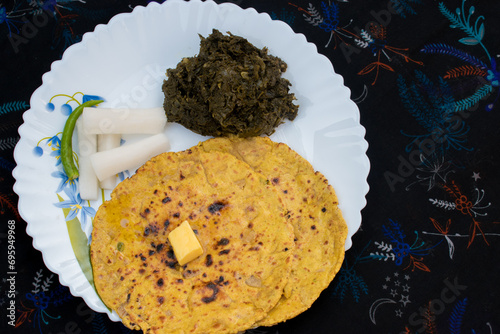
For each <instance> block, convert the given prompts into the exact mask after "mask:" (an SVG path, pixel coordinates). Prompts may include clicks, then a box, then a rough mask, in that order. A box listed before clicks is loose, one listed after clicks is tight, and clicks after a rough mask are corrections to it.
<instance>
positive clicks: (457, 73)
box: [0, 0, 500, 334]
mask: <svg viewBox="0 0 500 334" xmlns="http://www.w3.org/2000/svg"><path fill="white" fill-rule="evenodd" d="M149 2H151V1H139V0H132V1H130V0H129V1H118V0H102V1H95V0H86V1H82V0H48V1H34V0H24V1H20V0H19V1H9V2H5V1H4V2H3V3H1V4H0V43H1V49H0V50H1V51H0V52H1V61H0V69H1V70H0V80H1V88H2V89H1V90H0V223H1V224H0V226H1V230H0V246H1V247H0V248H1V257H0V263H1V268H2V269H1V270H2V271H1V275H2V276H1V280H0V291H1V294H0V308H1V310H2V311H1V312H0V314H2V318H1V319H0V332H1V333H40V334H50V333H52V334H56V333H57V334H59V333H93V334H104V333H129V332H131V331H130V330H128V329H126V328H125V327H124V326H123V325H121V324H120V323H116V322H112V321H110V320H109V318H108V316H107V315H105V314H100V313H96V312H94V311H92V310H91V309H89V307H88V306H87V305H86V304H85V303H84V301H83V300H82V299H80V298H77V297H74V296H72V295H71V293H70V291H69V289H68V288H67V287H64V286H62V285H61V284H60V283H59V280H58V277H57V275H55V274H53V273H52V272H51V271H50V270H48V269H47V268H46V267H45V265H44V262H43V259H42V254H41V253H40V252H39V251H37V250H35V249H34V248H33V246H32V239H31V238H30V237H29V236H27V234H26V233H25V229H26V223H25V222H24V221H23V220H22V219H21V217H20V216H19V214H18V211H17V201H18V198H17V196H16V194H15V193H14V192H13V184H14V179H13V177H12V174H11V172H12V170H13V169H14V167H15V165H16V164H15V161H14V158H13V151H14V147H15V145H16V143H17V141H18V140H19V134H18V132H17V129H18V127H19V126H20V125H21V124H22V122H23V119H22V116H23V112H24V111H26V110H27V109H29V107H30V96H31V94H32V93H33V91H34V90H35V89H36V88H37V87H39V86H40V85H41V83H42V81H41V78H42V75H43V74H44V73H45V72H47V71H49V70H50V66H51V63H52V62H53V61H55V60H58V59H60V58H61V56H62V54H63V52H64V50H65V49H66V48H67V47H68V46H70V45H72V44H74V43H78V42H79V41H80V40H81V38H82V35H83V34H84V33H85V32H88V31H92V30H94V28H95V26H96V25H97V24H101V23H107V22H108V21H109V20H110V18H111V17H113V16H114V15H115V14H118V13H123V12H130V11H131V10H132V9H133V8H134V7H135V6H137V5H147V4H148V3H149ZM218 2H227V1H218ZM230 2H233V3H236V4H237V5H239V6H241V7H243V8H248V7H253V8H255V9H256V10H257V11H258V12H267V13H269V15H270V16H271V17H272V18H273V19H276V20H282V21H284V22H286V23H287V24H288V25H290V26H291V28H292V29H293V30H294V31H295V32H297V33H302V34H304V35H305V36H306V38H307V39H308V41H310V42H313V43H315V44H316V45H317V49H318V52H320V53H321V54H323V55H325V56H327V57H328V58H329V59H330V60H331V62H332V63H333V65H334V68H335V71H336V72H337V73H339V74H341V75H342V76H343V78H344V82H345V85H346V86H347V87H349V88H350V90H351V92H352V95H351V98H352V99H353V101H354V102H356V104H357V105H358V107H359V109H360V113H361V124H362V125H363V126H364V127H365V128H366V139H367V141H368V143H369V145H370V146H369V149H368V152H367V154H368V157H369V158H370V162H371V170H370V175H369V178H368V182H369V185H370V191H369V193H368V195H367V205H366V207H365V209H364V210H363V211H362V224H361V228H360V230H359V231H358V232H357V233H356V234H355V235H354V237H353V246H352V247H351V249H349V250H348V251H347V253H346V257H345V261H344V263H343V266H342V269H341V271H340V272H339V273H338V275H337V277H336V278H335V280H334V281H333V282H332V284H331V285H330V286H329V287H328V288H327V289H326V290H325V291H324V292H323V293H322V295H321V296H320V298H319V299H318V300H317V301H316V302H315V303H314V305H313V306H312V308H311V309H310V310H308V311H306V312H305V313H303V314H301V315H300V316H298V317H296V318H294V319H292V320H289V321H287V322H286V323H284V324H280V325H278V326H275V327H272V328H257V329H253V330H251V331H248V332H249V333H301V334H302V333H315V334H319V333H393V334H394V333H434V334H445V333H446V334H458V333H475V334H493V333H500V293H499V292H500V285H499V284H498V281H499V278H500V262H499V259H500V210H499V209H500V192H499V189H500V182H499V181H500V176H499V175H500V170H499V168H500V155H499V144H500V127H499V125H500V98H499V94H500V66H499V65H498V64H499V63H500V1H497V0H481V1H479V0H477V1H474V0H443V1H434V0H384V1H381V0H331V1H316V0H308V1H302V0H292V1H282V0H273V1H269V0H239V1H230ZM48 223H49V222H48ZM11 230H13V231H15V243H14V242H13V240H14V238H13V232H11ZM10 245H15V264H16V270H17V272H16V274H15V275H9V274H7V273H8V272H9V261H10V260H12V259H14V258H13V257H11V258H9V254H10V255H13V253H12V252H10V251H12V250H13V247H9V246H10ZM9 252H10V253H9ZM12 302H14V305H15V306H14V308H15V311H12V310H11V309H12V308H13V307H12V306H11V305H12V304H11V303H12ZM12 314H15V315H14V316H13V317H11V318H9V315H12ZM13 318H14V319H15V320H14V321H13V322H12V319H13ZM12 325H14V326H12Z"/></svg>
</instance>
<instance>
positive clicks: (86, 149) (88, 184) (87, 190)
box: [76, 119, 99, 201]
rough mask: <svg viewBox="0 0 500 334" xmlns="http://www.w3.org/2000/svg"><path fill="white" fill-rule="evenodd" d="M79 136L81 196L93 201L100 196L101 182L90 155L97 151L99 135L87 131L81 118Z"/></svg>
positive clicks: (78, 122) (79, 184) (77, 123)
mask: <svg viewBox="0 0 500 334" xmlns="http://www.w3.org/2000/svg"><path fill="white" fill-rule="evenodd" d="M76 131H77V136H78V151H79V153H78V171H79V174H80V175H79V177H78V186H79V188H80V197H81V198H82V199H84V200H89V201H93V200H96V199H97V198H98V196H99V182H98V180H97V176H96V174H95V172H94V168H93V167H92V162H91V161H90V156H91V155H92V154H94V153H96V152H97V136H96V135H95V134H89V133H87V132H86V131H85V130H84V128H83V123H82V121H81V119H78V121H77V122H76Z"/></svg>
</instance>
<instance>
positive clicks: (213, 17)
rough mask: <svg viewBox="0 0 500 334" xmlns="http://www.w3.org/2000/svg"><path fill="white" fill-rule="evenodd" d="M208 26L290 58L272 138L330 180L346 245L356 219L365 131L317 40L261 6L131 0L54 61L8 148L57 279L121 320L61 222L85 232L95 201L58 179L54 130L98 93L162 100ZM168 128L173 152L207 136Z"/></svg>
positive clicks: (22, 201) (120, 100)
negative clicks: (285, 111)
mask: <svg viewBox="0 0 500 334" xmlns="http://www.w3.org/2000/svg"><path fill="white" fill-rule="evenodd" d="M213 28H216V29H219V30H220V31H221V32H224V33H225V32H227V31H230V32H231V33H233V34H235V35H239V36H243V37H245V38H247V39H248V40H249V41H250V42H251V43H253V44H254V45H256V46H257V47H264V46H267V47H268V49H269V53H270V54H272V55H275V56H278V57H280V58H282V59H283V60H284V61H285V62H286V63H287V64H288V70H287V72H286V73H285V77H286V78H288V79H289V80H290V81H291V83H292V91H293V92H294V93H295V95H296V97H297V102H298V104H299V105H300V108H299V114H298V116H297V118H296V119H295V120H294V121H293V122H286V123H285V124H282V125H281V126H280V127H279V128H278V129H277V131H276V133H275V134H273V135H272V136H271V139H273V140H275V141H281V142H285V143H287V144H288V145H289V146H290V147H291V148H293V149H294V150H295V151H297V152H298V153H299V154H301V155H302V156H303V157H305V158H306V159H308V160H309V161H310V162H311V163H312V165H313V166H314V168H315V169H316V170H318V171H320V172H322V173H323V174H324V175H325V176H326V177H327V178H328V180H329V181H330V183H331V184H332V185H333V186H334V188H335V190H336V192H337V195H338V198H339V202H340V207H341V209H342V212H343V214H344V217H345V220H346V221H347V223H348V226H349V234H348V238H347V242H346V249H348V248H350V246H351V243H352V241H351V237H352V235H353V234H354V233H355V232H356V231H357V230H358V228H359V226H360V223H361V209H362V208H363V207H364V206H365V204H366V201H365V195H366V193H367V192H368V184H367V176H368V171H369V168H370V166H369V161H368V158H367V156H366V150H367V148H368V144H367V143H366V141H365V140H364V134H365V129H364V128H363V127H362V126H361V125H360V123H359V110H358V108H357V106H356V105H355V104H354V103H353V102H352V101H351V100H350V91H349V90H348V89H347V88H346V87H345V86H344V85H343V79H342V77H341V76H339V75H338V74H336V73H335V72H334V69H333V67H332V64H331V63H330V61H329V60H328V59H327V58H326V57H324V56H322V55H320V54H318V52H317V49H316V46H315V45H314V44H311V43H308V42H307V41H306V39H305V37H304V36H303V35H301V34H295V33H294V32H293V31H292V29H291V28H290V27H289V26H288V25H287V24H285V23H283V22H280V21H273V20H272V19H271V18H270V16H269V15H267V14H259V13H257V12H256V11H255V10H254V9H246V10H243V9H241V8H240V7H238V6H236V5H233V4H229V3H226V4H221V5H218V4H216V3H214V2H213V1H206V2H201V1H200V0H195V1H190V2H184V1H180V0H169V1H166V2H164V3H163V4H161V5H159V4H158V3H155V2H153V3H151V4H149V5H148V6H147V7H136V8H135V9H134V10H133V12H132V13H126V14H119V15H117V16H115V17H114V18H112V19H111V20H110V22H109V23H108V24H107V25H98V26H97V27H96V29H95V31H94V32H91V33H87V34H85V35H84V36H83V39H82V41H81V42H80V43H78V44H75V45H73V46H71V47H69V48H68V49H67V50H66V52H65V53H64V55H63V57H62V60H60V61H56V62H54V63H53V64H52V68H51V70H50V72H48V73H46V74H45V75H44V76H43V83H42V85H41V86H40V87H39V88H38V89H37V90H36V91H35V92H34V94H33V96H32V98H31V101H30V105H31V109H30V110H28V111H26V112H25V114H24V124H23V125H22V126H21V127H20V128H19V133H20V135H21V139H20V141H19V143H18V145H17V147H16V149H15V152H14V157H15V160H16V162H17V167H16V168H15V170H14V172H13V175H14V177H15V178H16V183H15V186H14V190H15V192H16V193H17V194H18V195H19V212H20V214H21V216H22V217H23V219H24V220H25V221H26V222H27V224H28V227H27V233H28V234H29V235H30V236H32V237H33V246H34V247H35V248H36V249H38V250H40V251H41V252H42V254H43V259H44V262H45V264H46V265H47V267H48V268H49V269H50V270H52V271H53V272H55V273H57V274H58V275H59V279H60V281H61V284H63V285H66V286H68V287H69V288H70V290H71V292H72V294H73V295H75V296H81V297H83V299H84V300H85V301H86V303H87V304H88V305H89V307H91V308H92V309H94V310H96V311H98V312H106V313H108V315H109V316H110V318H111V319H112V320H115V321H119V318H118V316H117V315H116V313H114V312H110V311H109V310H108V309H107V308H106V307H105V305H104V304H103V303H102V302H101V300H100V299H99V297H98V295H97V294H96V292H95V290H94V289H93V288H92V286H91V284H90V283H89V281H88V280H87V279H86V277H85V275H84V273H83V271H82V268H81V267H80V265H79V263H78V261H77V257H76V256H75V251H74V247H75V244H74V243H75V241H74V240H73V239H72V240H73V245H72V241H71V240H70V237H69V235H68V227H67V220H68V221H70V222H73V223H74V222H76V223H77V224H78V222H79V223H80V224H81V230H83V231H84V232H85V235H86V237H88V236H89V235H90V232H91V229H92V227H91V218H92V215H93V214H94V213H95V210H96V209H97V208H98V206H99V205H100V203H101V202H102V201H95V202H90V203H89V202H86V201H81V199H80V198H79V194H78V188H77V184H75V185H71V184H68V183H65V182H64V181H65V179H64V174H61V172H62V167H61V165H60V164H59V159H58V155H59V151H58V144H59V143H58V140H59V139H60V132H61V131H62V129H63V125H64V122H65V120H66V118H67V115H68V113H69V111H70V110H71V109H74V108H75V107H76V106H77V105H78V104H79V103H81V102H82V100H85V99H87V98H89V95H97V96H100V97H103V98H104V99H105V100H106V102H105V103H103V104H102V106H110V107H120V106H121V107H154V106H162V103H163V94H162V91H161V84H162V81H163V79H164V73H165V70H166V69H167V68H172V67H175V66H176V64H177V63H178V62H179V61H180V60H181V58H182V57H184V56H193V55H195V54H196V53H197V52H198V50H199V36H198V34H201V35H203V36H207V35H208V34H210V33H211V32H212V29H213ZM79 92H82V93H79ZM166 133H167V134H168V136H169V138H170V140H171V149H172V150H173V151H179V150H183V149H186V148H188V147H191V146H193V145H195V144H197V143H198V142H199V141H200V140H204V139H206V138H205V137H201V136H199V135H195V134H193V133H192V132H191V131H189V130H186V129H185V128H183V127H182V126H180V125H176V124H168V125H167V129H166ZM106 196H108V194H106ZM63 208H66V210H63ZM73 218H74V219H73ZM72 226H73V228H74V227H75V226H74V225H72ZM78 229H79V226H78ZM81 230H80V232H81ZM82 235H83V233H80V235H79V236H78V235H77V237H75V238H77V239H78V238H79V237H81V236H82ZM85 235H83V238H84V240H86V238H85ZM80 241H81V238H80ZM83 246H85V245H83Z"/></svg>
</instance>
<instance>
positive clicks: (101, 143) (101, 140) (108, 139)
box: [97, 134, 122, 190]
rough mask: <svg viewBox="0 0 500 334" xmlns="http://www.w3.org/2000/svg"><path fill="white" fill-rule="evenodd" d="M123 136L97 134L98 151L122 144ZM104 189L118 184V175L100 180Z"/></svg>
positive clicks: (112, 187) (109, 188)
mask: <svg viewBox="0 0 500 334" xmlns="http://www.w3.org/2000/svg"><path fill="white" fill-rule="evenodd" d="M121 139H122V136H121V135H119V134H100V135H97V152H103V151H107V150H110V149H112V148H116V147H119V146H120V141H121ZM100 186H101V188H102V189H106V190H111V189H114V188H115V186H116V175H111V176H110V177H108V178H106V179H104V180H102V181H100Z"/></svg>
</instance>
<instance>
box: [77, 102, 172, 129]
mask: <svg viewBox="0 0 500 334" xmlns="http://www.w3.org/2000/svg"><path fill="white" fill-rule="evenodd" d="M82 119H83V125H84V127H85V131H87V132H88V133H95V134H109V133H116V134H118V133H119V134H157V133H160V132H162V131H163V128H164V127H165V124H166V123H167V116H166V115H165V110H164V109H163V108H161V107H157V108H137V109H129V108H84V109H83V113H82Z"/></svg>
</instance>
